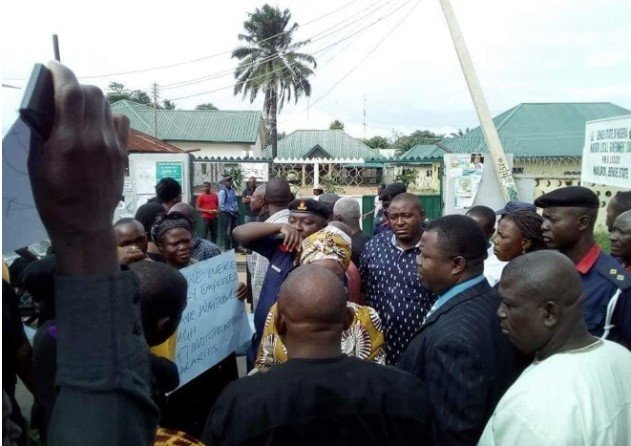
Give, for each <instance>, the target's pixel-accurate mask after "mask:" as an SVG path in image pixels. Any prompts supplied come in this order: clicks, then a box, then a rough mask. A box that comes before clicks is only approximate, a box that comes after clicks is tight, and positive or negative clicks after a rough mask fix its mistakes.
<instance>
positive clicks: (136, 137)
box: [127, 129, 184, 153]
mask: <svg viewBox="0 0 631 446" xmlns="http://www.w3.org/2000/svg"><path fill="white" fill-rule="evenodd" d="M127 151H128V152H130V153H184V151H183V150H181V149H178V148H177V147H175V146H174V145H172V144H169V143H168V142H164V141H160V140H159V139H155V138H154V137H153V136H150V135H147V134H146V133H142V132H139V131H138V130H135V129H130V130H129V141H128V142H127Z"/></svg>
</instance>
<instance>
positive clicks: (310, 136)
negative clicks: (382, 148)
mask: <svg viewBox="0 0 631 446" xmlns="http://www.w3.org/2000/svg"><path fill="white" fill-rule="evenodd" d="M271 153H272V148H271V146H267V147H266V148H265V150H264V151H263V154H264V156H266V157H269V156H271ZM314 159H319V160H331V161H332V160H340V161H341V162H344V161H346V162H350V161H355V162H361V163H365V162H373V163H374V162H379V161H383V160H385V158H384V157H383V156H381V155H380V154H379V152H377V151H376V150H373V149H371V148H370V147H368V146H367V145H366V144H364V143H363V142H361V141H359V140H358V139H355V138H353V137H352V136H350V135H349V134H348V133H346V132H345V131H344V130H329V129H327V130H295V131H293V132H291V133H290V134H289V135H287V136H285V137H284V138H282V139H281V140H279V141H278V150H277V154H276V160H275V162H300V161H307V160H314ZM329 162H330V161H329Z"/></svg>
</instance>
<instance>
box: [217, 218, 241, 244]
mask: <svg viewBox="0 0 631 446" xmlns="http://www.w3.org/2000/svg"><path fill="white" fill-rule="evenodd" d="M236 227H237V216H236V215H235V214H229V213H227V212H222V213H221V214H219V231H220V232H221V237H222V239H223V249H224V251H229V250H230V249H233V248H236V244H235V243H234V240H233V238H232V230H233V229H234V228H236Z"/></svg>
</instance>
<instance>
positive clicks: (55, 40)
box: [53, 34, 61, 62]
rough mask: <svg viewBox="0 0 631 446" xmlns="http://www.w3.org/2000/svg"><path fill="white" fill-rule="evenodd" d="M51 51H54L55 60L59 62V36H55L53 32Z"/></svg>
mask: <svg viewBox="0 0 631 446" xmlns="http://www.w3.org/2000/svg"><path fill="white" fill-rule="evenodd" d="M53 52H54V53H55V60H56V61H57V62H61V56H60V55H59V37H57V34H53Z"/></svg>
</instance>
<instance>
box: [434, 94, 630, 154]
mask: <svg viewBox="0 0 631 446" xmlns="http://www.w3.org/2000/svg"><path fill="white" fill-rule="evenodd" d="M628 113H629V110H627V109H626V108H623V107H620V106H618V105H615V104H612V103H610V102H574V103H567V102H563V103H524V104H519V105H517V106H515V107H513V108H511V109H509V110H507V111H505V112H504V113H501V114H499V115H497V116H496V117H495V118H493V122H494V123H495V127H496V128H497V132H498V134H499V137H500V141H501V142H502V146H503V148H504V152H505V153H512V154H514V156H515V157H532V156H536V157H568V156H571V157H576V156H581V155H582V153H583V144H584V140H585V123H586V122H587V121H592V120H594V119H602V118H610V117H612V116H619V115H624V114H628ZM440 144H441V145H442V146H444V147H446V148H447V149H449V150H451V151H452V152H454V153H477V152H487V151H488V150H487V147H486V142H485V141H484V135H483V134H482V129H481V128H480V127H476V128H475V129H473V130H471V131H470V132H469V133H467V134H466V135H463V136H460V137H457V138H446V139H444V140H443V141H441V143H440Z"/></svg>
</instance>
